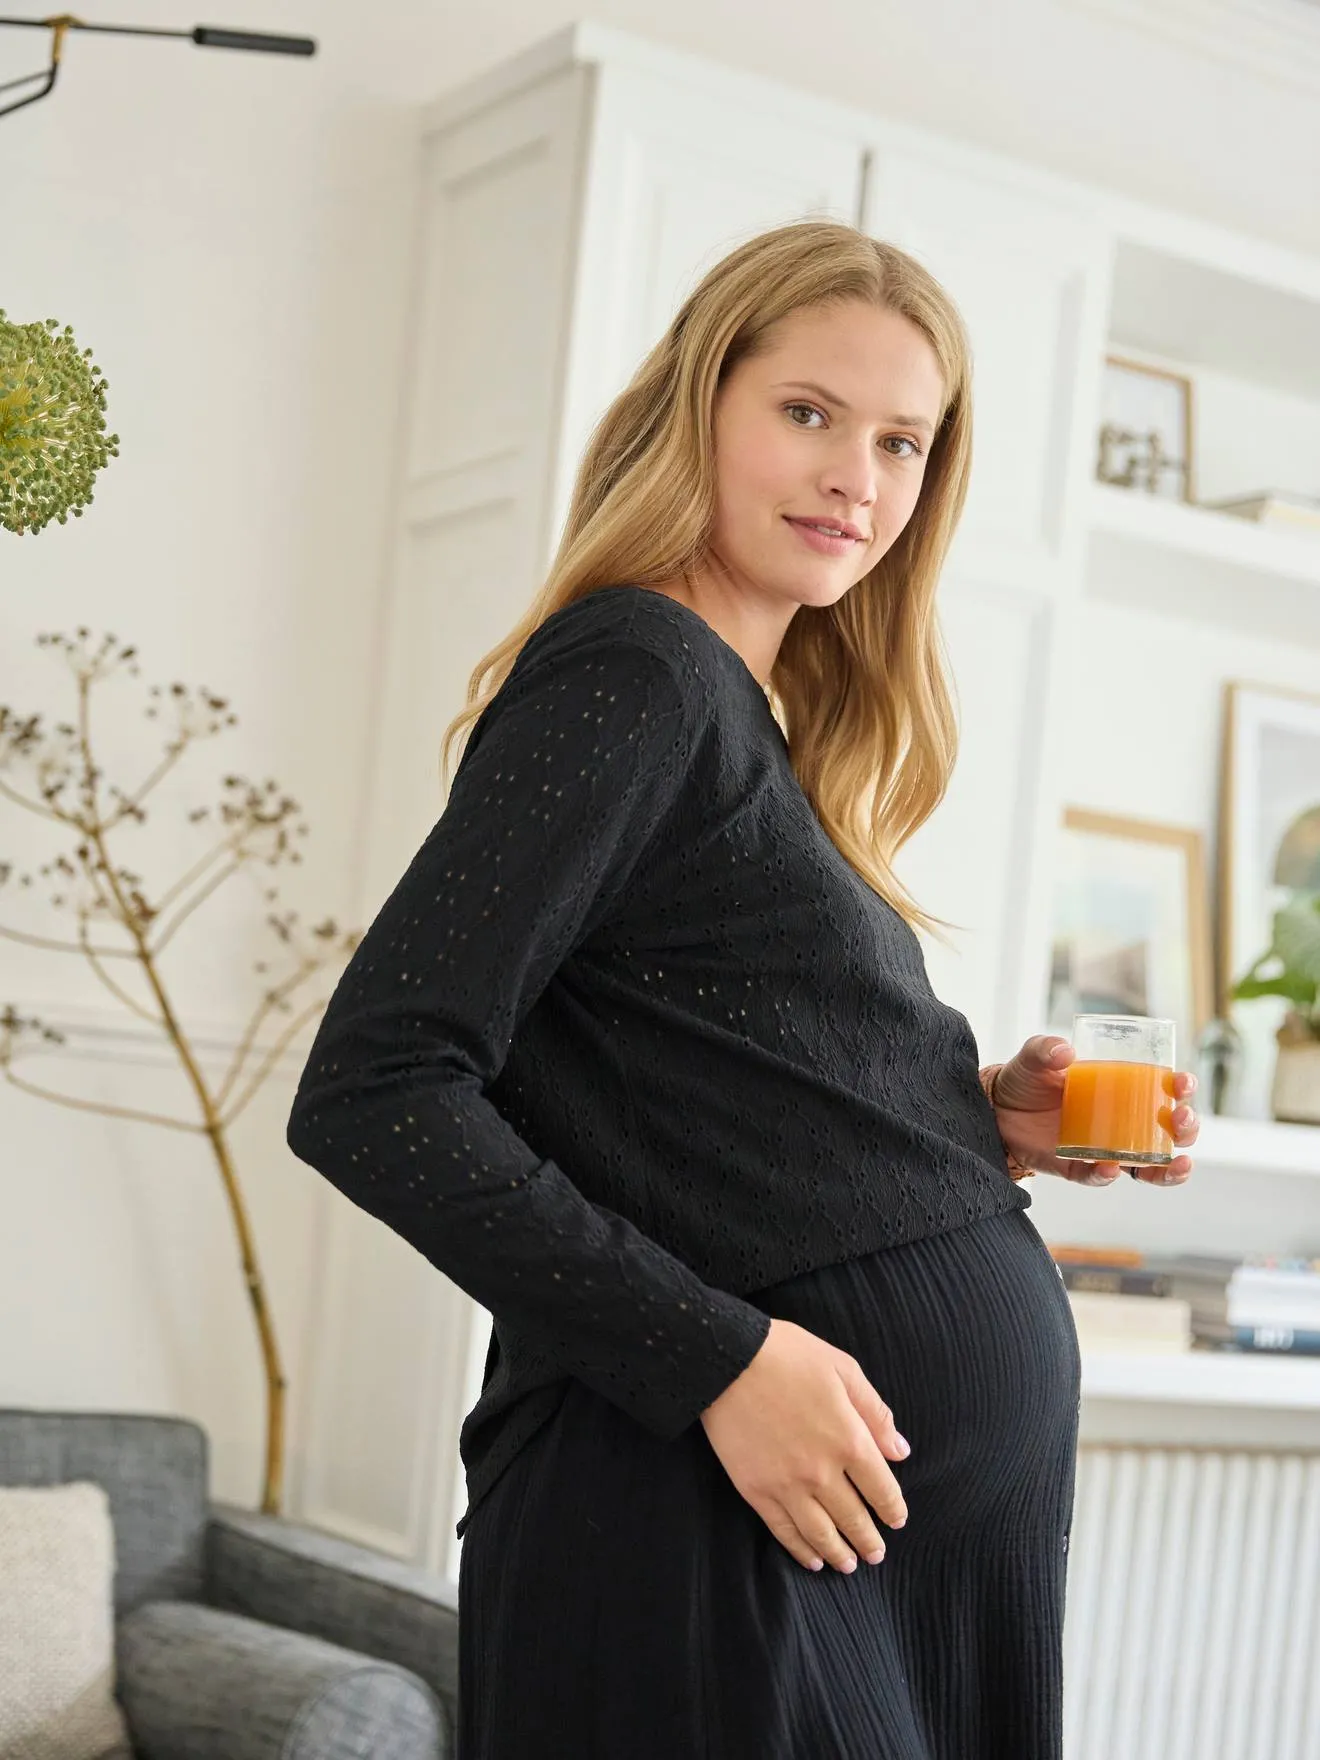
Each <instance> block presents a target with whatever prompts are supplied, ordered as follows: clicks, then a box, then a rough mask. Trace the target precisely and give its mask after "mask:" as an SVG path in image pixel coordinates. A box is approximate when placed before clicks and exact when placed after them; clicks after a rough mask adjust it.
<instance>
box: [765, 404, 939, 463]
mask: <svg viewBox="0 0 1320 1760" xmlns="http://www.w3.org/2000/svg"><path fill="white" fill-rule="evenodd" d="M800 409H804V410H806V412H807V414H808V415H812V416H818V415H820V414H821V413H822V412H821V411H820V410H818V409H817V408H816V406H815V404H814V403H786V404H785V405H784V410H785V413H786V414H787V415H788V416H789V418H790V419H792V418H793V412H794V411H795V410H800ZM793 426H794V427H795V428H804V427H805V426H806V423H805V422H799V421H797V420H793ZM891 440H897V441H898V443H899V445H900V446H907V447H910V448H911V450H910V451H908V452H891V453H890V455H889V456H890V457H891V458H920V456H921V448H920V446H918V445H917V443H916V441H915V440H911V439H909V438H908V436H907V435H906V434H886V435H885V437H884V440H883V441H882V442H881V444H882V445H886V446H887V445H888V443H889V442H890V441H891Z"/></svg>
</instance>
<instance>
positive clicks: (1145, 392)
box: [1095, 354, 1194, 501]
mask: <svg viewBox="0 0 1320 1760" xmlns="http://www.w3.org/2000/svg"><path fill="white" fill-rule="evenodd" d="M1100 416H1101V428H1100V441H1099V453H1098V456H1097V459H1096V468H1095V474H1096V476H1097V477H1098V478H1099V480H1100V481H1101V482H1102V483H1112V484H1114V485H1115V487H1117V488H1120V489H1136V490H1138V491H1142V492H1144V493H1146V494H1148V495H1158V496H1160V497H1161V498H1162V499H1163V500H1166V501H1191V500H1193V499H1194V496H1193V493H1192V382H1191V380H1190V379H1189V378H1187V377H1186V375H1185V374H1182V373H1174V372H1170V371H1169V370H1168V369H1167V368H1164V367H1151V366H1145V365H1143V364H1142V363H1141V362H1140V361H1133V360H1128V359H1127V358H1126V357H1124V356H1122V355H1116V354H1111V355H1107V356H1106V357H1105V369H1104V378H1103V381H1102V383H1101V393H1100Z"/></svg>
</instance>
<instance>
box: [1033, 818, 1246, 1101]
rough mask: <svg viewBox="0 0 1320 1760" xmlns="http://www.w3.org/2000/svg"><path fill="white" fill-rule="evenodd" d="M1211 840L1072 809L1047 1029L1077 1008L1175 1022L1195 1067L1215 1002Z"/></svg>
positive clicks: (1067, 1030) (1065, 1022) (1068, 1030)
mask: <svg viewBox="0 0 1320 1760" xmlns="http://www.w3.org/2000/svg"><path fill="white" fill-rule="evenodd" d="M1212 965H1213V960H1212V951H1211V940H1210V922H1209V915H1208V910H1207V886H1206V873H1205V845H1204V839H1203V838H1202V836H1201V833H1200V832H1199V831H1195V830H1190V829H1185V828H1183V827H1182V826H1178V825H1158V824H1152V823H1151V822H1150V821H1148V820H1145V819H1124V818H1117V817H1115V816H1113V815H1112V814H1109V813H1093V812H1089V811H1087V810H1086V809H1085V808H1082V807H1069V808H1067V809H1066V811H1065V812H1064V815H1063V826H1062V830H1061V832H1060V848H1059V862H1058V866H1057V869H1056V881H1055V898H1054V921H1053V933H1052V940H1051V959H1050V990H1049V1001H1048V1006H1047V1011H1046V1012H1047V1015H1048V1025H1047V1028H1046V1030H1047V1031H1048V1032H1053V1033H1064V1034H1066V1035H1068V1036H1069V1037H1071V1035H1072V1026H1073V1018H1072V1017H1073V1015H1074V1014H1142V1015H1155V1016H1159V1017H1161V1018H1164V1019H1168V1020H1172V1021H1174V1022H1175V1023H1176V1028H1175V1031H1176V1036H1177V1045H1176V1047H1175V1055H1176V1056H1177V1059H1178V1067H1179V1068H1180V1069H1191V1068H1193V1067H1194V1059H1195V1054H1196V1047H1197V1043H1198V1041H1199V1039H1200V1036H1201V1032H1202V1029H1203V1028H1204V1026H1205V1024H1206V1022H1207V1021H1208V1020H1209V1019H1210V1013H1211V1007H1212V1004H1213V999H1214V990H1213V977H1212Z"/></svg>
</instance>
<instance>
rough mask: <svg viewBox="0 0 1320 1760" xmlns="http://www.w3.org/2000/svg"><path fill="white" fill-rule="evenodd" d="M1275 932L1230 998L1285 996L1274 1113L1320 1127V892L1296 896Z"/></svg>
mask: <svg viewBox="0 0 1320 1760" xmlns="http://www.w3.org/2000/svg"><path fill="white" fill-rule="evenodd" d="M1273 932H1274V939H1273V941H1272V943H1271V945H1270V946H1269V948H1268V949H1267V950H1266V951H1265V952H1264V953H1262V954H1261V956H1260V958H1259V959H1258V960H1257V961H1256V963H1255V965H1253V966H1252V968H1251V970H1250V971H1249V972H1248V973H1247V974H1246V976H1245V977H1243V978H1241V979H1239V981H1238V982H1237V983H1236V984H1235V985H1234V986H1233V989H1232V990H1231V992H1230V995H1232V996H1233V997H1235V998H1238V999H1242V1000H1245V999H1247V998H1249V997H1253V996H1283V997H1286V999H1287V1000H1288V1002H1289V1003H1290V1005H1291V1006H1290V1007H1289V1009H1288V1012H1287V1014H1286V1015H1285V1016H1284V1018H1283V1021H1282V1023H1281V1024H1280V1026H1279V1029H1278V1032H1277V1033H1276V1035H1275V1038H1276V1040H1277V1042H1278V1047H1279V1051H1278V1057H1277V1060H1276V1062H1275V1065H1274V1086H1273V1091H1272V1093H1271V1096H1270V1109H1271V1111H1272V1112H1273V1114H1274V1116H1275V1118H1277V1119H1280V1120H1283V1121H1287V1122H1288V1123H1292V1124H1320V892H1301V891H1298V892H1294V893H1293V894H1292V896H1291V897H1290V898H1289V899H1288V901H1287V902H1286V904H1284V905H1283V906H1282V908H1281V909H1280V910H1277V911H1276V912H1275V913H1274V930H1273Z"/></svg>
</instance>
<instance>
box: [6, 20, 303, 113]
mask: <svg viewBox="0 0 1320 1760" xmlns="http://www.w3.org/2000/svg"><path fill="white" fill-rule="evenodd" d="M6 26H13V27H17V28H18V29H31V30H48V31H49V32H50V65H49V66H48V67H44V68H42V69H40V70H39V71H38V72H37V73H25V74H21V75H20V76H19V78H18V79H10V80H6V81H5V82H4V83H3V84H2V85H0V92H12V91H16V90H17V89H18V87H19V86H28V85H31V84H32V82H33V81H34V80H38V79H39V80H43V81H44V82H45V83H44V84H43V85H42V87H41V89H40V90H39V91H36V92H29V93H28V94H27V96H26V97H23V98H14V99H13V100H11V102H9V103H8V104H0V116H8V115H9V114H10V112H11V111H14V110H21V109H22V108H23V106H24V105H25V104H35V103H36V102H37V101H38V99H40V98H45V97H49V95H50V93H51V92H52V91H53V90H54V87H55V81H56V78H57V77H58V75H59V71H60V60H61V58H62V56H63V53H64V39H65V37H66V35H67V34H68V33H69V32H70V31H96V32H98V33H100V34H102V35H104V36H115V37H186V38H187V39H188V41H189V42H192V43H195V44H196V45H197V46H198V48H201V49H252V50H255V51H256V52H257V53H258V54H264V55H314V54H315V53H316V43H315V41H314V40H313V39H312V38H311V37H280V36H272V35H271V34H270V33H269V32H268V31H242V30H240V31H231V30H224V29H221V28H218V27H217V26H215V25H205V24H199V25H195V26H194V27H193V29H192V30H187V31H180V30H158V29H156V28H155V27H154V26H151V25H134V24H85V23H84V22H83V20H82V19H80V18H74V17H73V16H72V14H71V13H67V12H62V13H60V14H58V15H57V16H56V17H54V18H0V27H6Z"/></svg>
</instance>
